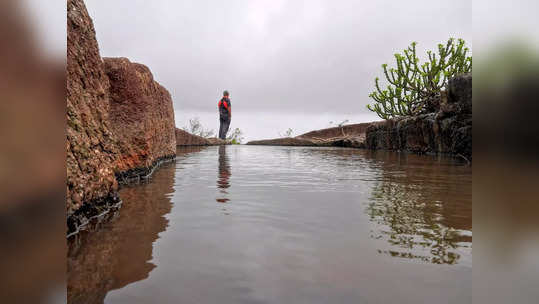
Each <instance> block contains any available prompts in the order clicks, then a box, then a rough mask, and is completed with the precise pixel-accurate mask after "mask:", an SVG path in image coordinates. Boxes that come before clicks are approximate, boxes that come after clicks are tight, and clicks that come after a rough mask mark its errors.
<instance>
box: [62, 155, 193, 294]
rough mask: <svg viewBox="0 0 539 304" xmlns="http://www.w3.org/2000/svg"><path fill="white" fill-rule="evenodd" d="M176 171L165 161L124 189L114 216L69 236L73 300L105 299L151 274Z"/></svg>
mask: <svg viewBox="0 0 539 304" xmlns="http://www.w3.org/2000/svg"><path fill="white" fill-rule="evenodd" d="M194 151H195V150H192V149H191V150H189V151H185V153H188V152H194ZM198 151H200V149H198ZM182 154H184V153H179V155H180V156H181V155H182ZM174 175H175V164H174V163H168V164H164V165H163V166H162V167H161V168H160V169H159V170H156V171H155V173H154V174H153V176H152V178H151V180H149V182H146V183H143V184H138V185H132V186H128V187H126V188H123V189H121V190H120V197H121V198H122V201H123V205H122V208H121V209H120V210H119V212H118V213H117V214H115V215H114V216H113V218H112V219H110V220H109V221H107V222H105V223H102V224H101V225H100V226H101V227H96V228H98V229H97V230H96V231H93V232H91V233H88V234H84V233H81V234H80V235H78V236H77V237H76V238H72V239H70V242H69V244H68V245H69V248H68V255H67V267H68V269H67V297H68V303H103V302H104V300H105V296H106V295H107V293H108V292H109V291H111V290H114V289H119V288H122V287H124V286H126V285H128V284H130V283H132V282H136V281H139V280H143V279H145V278H148V276H149V273H150V271H152V270H153V269H154V268H155V267H156V265H154V264H153V263H152V262H150V261H151V260H152V251H153V243H154V242H155V240H157V239H158V238H159V233H160V232H162V231H164V230H165V229H166V228H167V226H168V220H167V219H166V218H165V215H166V214H168V213H170V211H171V207H172V204H171V200H170V197H171V193H173V192H174V188H173V186H174Z"/></svg>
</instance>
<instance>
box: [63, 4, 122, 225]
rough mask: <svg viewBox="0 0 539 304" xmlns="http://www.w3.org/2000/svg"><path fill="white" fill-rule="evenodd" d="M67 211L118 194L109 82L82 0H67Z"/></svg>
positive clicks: (116, 149) (90, 21) (68, 212)
mask: <svg viewBox="0 0 539 304" xmlns="http://www.w3.org/2000/svg"><path fill="white" fill-rule="evenodd" d="M66 89H67V92H66V95H67V109H66V110H67V127H66V134H67V141H66V152H67V157H66V158H67V159H66V169H67V180H66V187H67V191H66V209H67V215H68V218H69V216H70V215H71V214H73V213H74V212H75V211H76V210H78V209H80V208H81V207H83V206H84V205H85V204H90V205H92V204H96V203H97V202H103V201H107V200H108V199H109V198H112V199H113V198H115V197H116V189H117V187H118V184H117V182H116V179H115V176H114V166H115V163H116V161H117V156H118V154H119V150H118V147H117V145H116V141H115V137H114V135H113V134H112V128H111V125H110V123H109V109H110V107H109V99H108V96H109V93H108V90H109V81H108V77H107V76H106V74H105V71H104V67H103V62H102V61H101V57H100V55H99V48H98V44H97V40H96V38H95V30H94V26H93V23H92V20H91V19H90V16H89V15H88V12H87V10H86V7H85V5H84V2H83V1H82V0H68V1H67V86H66Z"/></svg>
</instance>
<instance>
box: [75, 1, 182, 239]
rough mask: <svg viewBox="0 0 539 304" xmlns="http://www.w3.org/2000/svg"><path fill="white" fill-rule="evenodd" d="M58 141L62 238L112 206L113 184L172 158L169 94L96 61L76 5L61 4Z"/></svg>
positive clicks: (88, 28)
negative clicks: (63, 31) (62, 98)
mask: <svg viewBox="0 0 539 304" xmlns="http://www.w3.org/2000/svg"><path fill="white" fill-rule="evenodd" d="M66 133H67V141H66V150H67V162H66V163H67V183H66V187H67V193H66V209H67V224H68V234H69V233H72V232H76V231H77V230H78V229H79V227H80V226H83V225H85V223H87V222H88V219H89V218H91V217H94V216H96V215H99V214H101V213H103V212H106V211H107V210H108V209H110V208H112V207H114V206H115V205H117V204H118V203H119V201H120V200H119V198H118V195H117V189H118V180H119V181H121V182H127V181H128V180H129V179H130V178H133V177H135V178H140V177H141V176H143V177H144V176H147V175H149V174H151V173H152V172H153V169H154V168H155V167H156V166H157V165H158V164H159V163H160V162H161V161H162V160H165V159H171V158H174V157H175V155H176V137H175V134H174V110H173V108H172V99H171V97H170V94H169V93H168V91H167V90H166V89H165V88H163V87H162V86H161V85H159V84H158V83H157V82H155V81H154V80H153V76H152V74H151V72H150V70H149V69H148V68H147V67H146V66H144V65H141V64H136V63H131V62H130V61H129V60H127V59H125V58H107V59H105V60H104V61H103V60H102V58H101V56H100V54H99V47H98V44H97V40H96V36H95V30H94V26H93V23H92V20H91V18H90V16H89V15H88V12H87V10H86V6H85V5H84V2H83V1H82V0H68V1H67V128H66Z"/></svg>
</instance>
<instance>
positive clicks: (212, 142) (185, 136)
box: [175, 128, 230, 146]
mask: <svg viewBox="0 0 539 304" xmlns="http://www.w3.org/2000/svg"><path fill="white" fill-rule="evenodd" d="M175 135H176V146H216V145H226V144H230V143H227V142H226V141H224V140H222V139H219V138H205V137H202V136H198V135H194V134H191V133H189V132H187V131H184V130H182V129H178V128H176V130H175Z"/></svg>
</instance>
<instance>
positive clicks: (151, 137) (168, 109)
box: [104, 58, 176, 182]
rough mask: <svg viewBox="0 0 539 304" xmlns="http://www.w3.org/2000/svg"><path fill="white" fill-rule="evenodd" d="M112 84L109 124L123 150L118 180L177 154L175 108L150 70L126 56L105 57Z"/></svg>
mask: <svg viewBox="0 0 539 304" xmlns="http://www.w3.org/2000/svg"><path fill="white" fill-rule="evenodd" d="M104 68H105V73H106V75H107V76H108V79H109V83H110V90H109V92H110V93H109V98H110V113H109V117H110V122H111V123H110V125H111V127H112V131H113V133H114V134H115V135H116V137H117V138H118V147H119V149H120V155H119V158H118V159H117V161H116V163H115V164H116V168H117V171H118V174H117V175H118V176H121V178H120V179H119V180H120V181H122V182H123V179H124V178H131V177H137V176H139V175H145V174H147V173H149V172H151V170H152V169H153V167H154V166H155V165H156V164H157V163H159V162H160V161H161V160H164V159H170V158H172V157H173V156H174V155H176V136H175V134H174V130H175V124H174V109H173V107H172V98H171V97H170V93H169V92H168V91H167V90H166V89H165V88H164V87H163V86H161V85H160V84H159V83H157V82H156V81H155V80H154V79H153V75H152V73H151V72H150V69H149V68H148V67H146V66H145V65H142V64H139V63H132V62H130V61H129V60H128V59H127V58H104Z"/></svg>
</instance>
